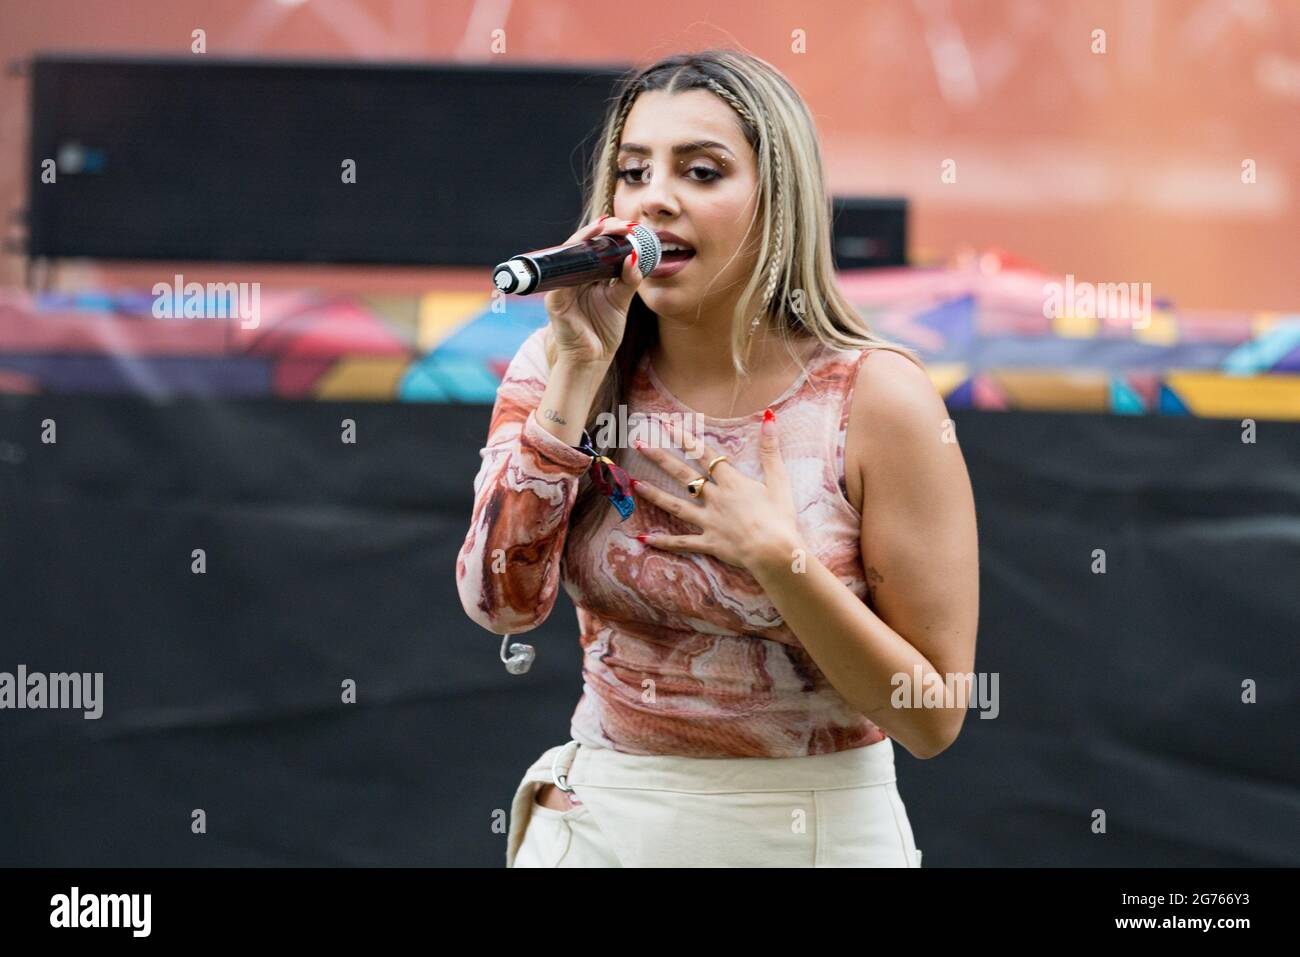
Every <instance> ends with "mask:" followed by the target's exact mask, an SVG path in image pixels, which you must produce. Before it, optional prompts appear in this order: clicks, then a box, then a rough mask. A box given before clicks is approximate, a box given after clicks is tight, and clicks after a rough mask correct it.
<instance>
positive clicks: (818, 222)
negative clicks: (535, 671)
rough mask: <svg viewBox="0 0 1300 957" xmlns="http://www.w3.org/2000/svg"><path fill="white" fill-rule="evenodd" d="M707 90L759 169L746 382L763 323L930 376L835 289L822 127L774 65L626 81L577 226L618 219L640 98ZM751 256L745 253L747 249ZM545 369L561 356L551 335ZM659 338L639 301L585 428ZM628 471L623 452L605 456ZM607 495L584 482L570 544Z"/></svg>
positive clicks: (741, 367)
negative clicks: (622, 156)
mask: <svg viewBox="0 0 1300 957" xmlns="http://www.w3.org/2000/svg"><path fill="white" fill-rule="evenodd" d="M687 90H707V91H709V92H711V93H713V94H715V95H716V96H718V97H719V98H720V99H721V100H722V101H723V102H724V103H726V104H727V105H728V106H729V107H731V109H732V110H733V111H734V112H735V114H736V118H737V122H738V124H739V127H740V130H741V132H742V133H743V135H744V137H745V141H746V142H747V143H748V144H749V145H750V147H751V148H752V149H753V150H754V155H755V158H756V160H757V165H758V190H759V201H758V203H757V204H756V209H755V215H754V219H752V220H751V221H750V224H749V231H748V232H746V234H745V238H746V240H747V239H748V237H749V235H750V234H751V233H752V232H753V231H754V230H756V229H757V230H761V237H762V245H761V247H760V249H759V254H758V268H757V269H756V270H755V271H754V274H753V275H752V276H751V277H750V279H749V282H748V283H747V284H746V286H745V288H744V290H743V291H742V292H741V295H740V298H739V301H738V303H737V305H736V310H735V314H734V317H733V321H732V326H731V340H730V345H731V356H732V364H733V366H734V367H735V369H736V372H737V375H738V378H743V377H744V376H747V375H748V365H747V362H746V359H747V357H748V354H749V345H750V343H751V342H752V330H753V328H754V320H755V319H757V320H758V322H760V323H766V324H767V325H768V327H769V328H770V329H772V330H774V331H775V332H776V333H777V334H778V335H779V336H780V337H781V340H782V341H783V342H784V343H786V344H787V346H788V345H789V344H790V340H791V339H806V338H808V337H814V338H817V339H819V340H821V341H822V343H824V344H826V345H828V346H831V347H833V348H837V349H868V348H870V349H888V350H890V351H893V352H898V353H901V354H902V355H904V356H906V357H907V358H908V359H910V360H912V361H913V362H914V363H916V364H917V365H918V366H921V367H922V368H924V366H923V365H922V363H921V360H920V358H919V357H918V356H917V355H916V353H915V352H914V351H913V350H911V349H909V348H907V347H906V346H903V345H899V344H898V343H894V342H890V341H888V340H885V339H882V338H880V337H878V336H876V335H875V334H874V333H873V332H872V331H871V329H870V327H869V326H868V324H867V322H866V320H864V319H863V318H862V317H861V316H860V315H858V313H857V310H855V309H854V308H853V306H852V305H851V304H850V303H849V301H848V299H846V298H845V296H844V294H843V292H842V291H841V290H840V288H839V286H838V285H837V283H836V282H835V274H834V273H835V270H834V264H833V260H832V258H831V203H830V198H829V196H828V195H827V192H826V182H825V175H824V172H823V166H822V154H821V146H820V144H819V142H818V137H817V130H816V125H815V124H814V122H813V118H812V114H811V113H810V112H809V110H808V107H807V105H806V104H805V103H804V101H803V98H802V97H800V96H799V94H798V92H797V91H796V90H795V89H794V87H792V86H791V85H790V82H789V81H788V80H786V78H785V77H784V76H782V75H781V73H780V72H779V71H778V70H777V69H776V68H775V67H774V66H772V65H771V64H770V63H767V62H766V61H765V60H761V59H759V58H758V57H755V56H752V55H750V54H748V53H743V52H740V51H736V50H704V51H700V52H697V53H681V54H675V55H673V56H669V57H665V58H664V59H662V60H659V61H658V62H656V63H654V64H652V65H650V66H648V67H646V68H644V69H641V70H634V71H632V72H630V73H629V74H628V75H627V76H625V77H624V78H623V79H622V81H621V82H620V84H619V86H618V90H617V92H616V93H615V96H614V98H613V99H612V100H611V103H610V109H609V112H608V114H607V116H606V118H605V122H604V133H603V136H602V137H601V140H600V144H599V146H598V147H597V150H596V155H595V157H594V159H593V162H592V165H591V170H590V174H589V176H588V178H587V182H586V188H585V195H586V201H585V209H584V211H583V214H582V216H581V217H579V220H578V224H581V223H587V222H591V221H592V220H595V219H597V218H599V217H600V216H602V215H606V214H609V215H612V214H613V203H614V190H615V187H616V186H617V183H618V179H617V172H618V165H617V164H618V148H619V145H620V142H621V140H622V135H623V126H624V124H625V123H626V121H627V115H628V113H629V112H631V109H632V105H633V104H634V103H635V102H636V99H637V97H638V96H640V95H641V94H642V93H648V92H651V91H663V92H665V93H682V92H686V91H687ZM741 245H742V247H743V246H744V245H746V243H745V242H742V244H741ZM545 338H546V357H547V362H548V364H549V365H551V366H554V364H555V360H556V358H557V354H556V351H555V343H554V341H553V340H552V338H551V336H550V330H549V329H548V330H547V332H546V333H545ZM658 338H659V327H658V322H657V318H656V316H655V314H654V312H652V311H651V310H650V308H649V307H648V306H647V305H646V304H645V302H644V301H643V300H642V299H641V297H640V296H639V295H638V296H634V297H633V298H632V304H631V307H630V308H629V310H628V316H627V325H626V331H625V334H624V336H623V341H622V342H621V343H620V344H619V347H618V349H617V351H616V352H615V354H614V359H613V361H612V362H611V363H610V367H609V371H608V372H607V373H606V375H605V378H604V380H603V381H602V382H601V385H600V387H599V389H598V391H597V393H596V397H595V399H594V401H593V402H592V407H591V410H590V412H589V415H588V418H587V421H586V428H587V429H588V431H589V432H590V433H591V434H592V435H593V436H594V435H595V434H596V422H597V419H598V417H599V416H601V415H602V414H603V413H609V414H611V415H612V416H613V421H617V420H618V409H619V406H620V405H621V404H623V403H624V402H625V399H626V390H627V387H628V384H629V383H630V382H631V381H632V377H633V375H634V374H635V372H636V368H637V366H638V364H639V363H640V360H641V357H642V356H643V355H644V354H645V353H646V351H647V350H648V349H650V348H651V347H652V346H653V345H655V343H656V342H657V341H658ZM604 451H605V453H606V454H607V455H609V457H610V458H611V459H613V460H614V461H616V462H619V463H620V464H622V459H623V456H624V453H625V451H626V450H624V449H619V448H615V449H606V450H604ZM602 501H603V499H602V498H601V496H600V494H599V491H598V490H597V489H596V487H595V485H594V484H593V483H592V482H591V480H590V478H589V477H584V478H583V480H582V482H581V484H580V487H579V490H578V497H577V500H576V501H575V503H574V507H573V511H572V513H571V515H570V519H569V537H570V539H572V538H573V536H575V535H578V534H581V533H582V531H583V530H584V528H585V525H586V523H587V521H588V520H590V519H591V518H593V517H594V516H597V515H599V514H601V511H600V509H599V508H597V506H599V505H600V504H601V502H602Z"/></svg>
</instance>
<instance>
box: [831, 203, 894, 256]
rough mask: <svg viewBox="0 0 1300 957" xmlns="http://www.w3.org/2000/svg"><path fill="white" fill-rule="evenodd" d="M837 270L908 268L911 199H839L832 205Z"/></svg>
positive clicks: (832, 248) (832, 247) (833, 248)
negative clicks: (909, 205)
mask: <svg viewBox="0 0 1300 957" xmlns="http://www.w3.org/2000/svg"><path fill="white" fill-rule="evenodd" d="M831 221H832V229H831V251H832V253H833V254H834V257H835V268H836V269H866V268H871V267H881V266H906V265H907V200H906V199H902V198H895V197H870V196H836V197H835V198H834V199H833V201H832V203H831Z"/></svg>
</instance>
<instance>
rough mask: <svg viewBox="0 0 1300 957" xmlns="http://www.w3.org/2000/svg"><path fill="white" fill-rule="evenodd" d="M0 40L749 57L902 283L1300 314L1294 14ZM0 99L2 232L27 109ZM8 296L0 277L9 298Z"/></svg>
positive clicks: (563, 9)
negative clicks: (1047, 290)
mask: <svg viewBox="0 0 1300 957" xmlns="http://www.w3.org/2000/svg"><path fill="white" fill-rule="evenodd" d="M0 24H3V26H2V27H0V58H2V59H3V61H4V62H5V63H8V62H9V61H11V60H14V59H17V58H22V57H25V56H29V55H30V54H32V53H33V52H35V51H38V50H40V51H51V50H68V51H95V52H110V51H111V52H150V53H165V54H178V55H188V54H189V50H190V33H191V31H192V30H194V29H195V28H199V27H202V28H203V29H204V30H206V32H207V45H208V52H209V54H211V55H241V56H244V55H250V54H264V55H267V56H277V55H285V56H325V57H342V58H360V59H368V60H375V59H389V58H394V59H456V60H462V61H493V62H502V61H514V62H519V61H531V62H537V61H544V62H600V63H618V62H622V63H632V62H635V63H645V62H648V61H650V60H651V59H653V58H655V57H657V56H661V55H664V54H666V53H669V52H675V51H677V50H682V49H698V48H701V47H706V46H714V45H734V46H740V47H743V48H744V49H747V50H749V51H750V52H752V53H755V54H757V55H759V56H762V57H764V58H766V59H768V60H770V61H771V62H773V63H774V64H775V65H776V66H777V67H779V68H780V69H782V70H783V71H784V72H785V73H786V75H787V76H789V77H790V79H791V80H792V81H793V82H794V84H795V86H796V87H797V88H798V89H799V90H800V91H801V92H802V93H803V94H804V96H805V97H806V98H807V100H808V102H809V104H810V106H811V108H812V111H813V113H814V115H815V116H816V117H817V121H818V123H819V127H820V130H821V134H822V138H823V144H824V147H825V150H826V162H827V166H828V172H829V174H830V181H831V185H832V189H833V190H834V191H836V192H844V193H890V194H904V195H907V196H910V197H911V198H912V199H913V201H914V209H915V216H914V220H913V226H914V232H913V249H912V251H913V255H914V256H915V257H924V258H927V259H935V258H945V257H948V256H951V255H953V254H954V253H956V252H957V251H959V250H960V249H962V248H963V247H975V248H977V249H982V248H984V247H987V246H1000V247H1004V248H1006V249H1008V250H1010V251H1012V252H1013V253H1016V254H1018V255H1021V256H1024V257H1026V258H1028V259H1031V260H1033V261H1036V262H1038V263H1039V264H1041V265H1043V266H1044V267H1046V268H1048V269H1051V270H1055V271H1058V272H1062V273H1065V272H1072V273H1074V274H1075V276H1076V277H1077V278H1078V279H1080V280H1089V281H1094V282H1118V281H1128V282H1150V283H1151V284H1152V287H1153V290H1154V291H1155V293H1156V294H1157V295H1165V296H1168V297H1170V298H1172V299H1173V300H1175V301H1176V302H1177V303H1178V305H1179V306H1182V307H1184V308H1197V307H1207V308H1233V309H1240V308H1250V309H1282V310H1294V309H1300V278H1298V275H1297V274H1298V273H1300V255H1298V253H1300V215H1298V214H1300V200H1298V199H1297V193H1298V192H1300V0H1178V2H1174V0H1164V2H1157V0H1077V2H1068V3H1067V2H1064V0H1062V2H1049V0H1039V2H1034V0H980V2H975V0H970V2H962V0H877V2H863V0H835V2H816V3H809V2H807V0H799V2H784V0H764V2H738V0H732V2H717V3H708V2H701V0H659V2H657V3H628V4H625V5H623V6H622V7H619V6H616V5H613V4H610V3H607V2H595V0H514V2H509V0H499V2H485V0H478V2H473V0H436V2H425V0H304V2H300V3H284V2H281V0H222V2H219V3H218V2H212V0H208V2H202V0H80V2H74V0H40V2H17V0H0ZM497 28H504V29H505V31H506V34H505V35H506V53H505V54H497V55H494V54H492V53H491V52H490V46H489V45H490V40H491V36H490V35H491V31H493V30H495V29H497ZM1094 29H1103V30H1105V31H1106V46H1107V51H1106V53H1104V54H1101V55H1099V54H1096V53H1093V52H1091V50H1090V43H1091V42H1092V40H1091V33H1092V31H1093V30H1094ZM796 30H800V31H803V35H804V36H805V37H806V52H795V51H794V50H793V49H792V33H793V31H796ZM0 91H3V94H2V95H3V98H2V99H0V201H3V206H4V208H5V211H6V213H7V212H8V211H9V210H11V209H14V208H17V207H18V206H20V205H21V203H22V198H23V190H24V186H23V183H24V179H23V170H22V169H21V168H20V164H21V163H23V162H24V157H25V152H24V151H25V143H24V131H25V124H26V115H25V114H26V106H27V85H26V82H25V81H24V80H22V79H13V78H5V79H3V80H0ZM945 159H952V160H954V161H955V163H956V171H957V181H956V182H955V183H944V182H942V181H941V178H940V172H941V164H942V163H943V161H944V160H945ZM1246 159H1252V160H1254V161H1255V164H1256V169H1257V182H1255V183H1253V184H1249V185H1247V184H1244V183H1242V182H1241V164H1242V162H1243V161H1244V160H1246ZM576 213H577V211H576V210H575V215H576ZM151 268H152V267H151ZM135 272H138V270H136V271H135ZM343 272H346V273H347V275H349V276H352V277H356V276H358V275H365V274H359V273H357V272H356V271H355V270H352V271H343ZM389 272H391V271H389ZM132 273H133V270H129V269H128V270H125V271H120V270H110V271H109V272H108V273H107V275H109V276H112V275H121V274H126V275H130V274H132ZM387 274H388V273H378V272H377V273H375V275H376V276H381V275H387ZM21 276H22V271H21V261H20V260H19V259H18V258H17V257H15V256H13V255H12V254H7V255H4V256H3V257H2V258H0V282H6V283H15V282H18V281H20V280H21ZM407 277H408V279H409V278H411V277H410V274H409V273H408V274H407Z"/></svg>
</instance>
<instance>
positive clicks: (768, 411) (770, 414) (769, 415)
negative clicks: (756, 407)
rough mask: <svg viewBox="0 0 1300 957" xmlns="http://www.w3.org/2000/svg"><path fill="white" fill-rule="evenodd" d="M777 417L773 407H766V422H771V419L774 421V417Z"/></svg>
mask: <svg viewBox="0 0 1300 957" xmlns="http://www.w3.org/2000/svg"><path fill="white" fill-rule="evenodd" d="M775 418H776V413H775V412H773V411H772V410H771V409H765V410H764V411H763V421H764V422H771V421H772V420H773V419H775Z"/></svg>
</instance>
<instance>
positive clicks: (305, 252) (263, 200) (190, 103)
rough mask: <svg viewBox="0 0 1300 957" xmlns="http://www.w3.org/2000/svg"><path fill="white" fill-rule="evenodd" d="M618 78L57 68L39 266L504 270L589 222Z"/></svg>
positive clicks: (232, 66) (43, 84)
mask: <svg viewBox="0 0 1300 957" xmlns="http://www.w3.org/2000/svg"><path fill="white" fill-rule="evenodd" d="M619 73H620V71H618V70H616V69H613V68H600V69H597V68H590V67H583V68H581V69H576V68H572V69H571V68H557V67H550V66H547V67H521V66H509V67H506V66H479V65H474V66H466V65H411V64H358V63H323V62H296V61H267V60H252V61H242V60H220V59H213V58H211V57H208V56H193V57H189V58H161V59H159V58H144V59H141V58H135V57H132V58H122V57H109V56H105V57H83V56H76V57H71V56H67V57H65V56H57V57H55V56H39V57H37V58H35V60H34V61H33V64H32V74H33V76H32V109H31V130H30V137H29V142H30V144H31V153H30V156H29V169H28V182H29V188H28V200H29V216H28V225H29V243H28V252H29V254H30V255H32V256H42V257H64V256H89V257H96V258H104V259H151V260H160V259H167V260H227V261H229V260H235V261H261V262H313V263H393V264H411V265H459V266H492V265H495V264H496V263H498V262H500V261H501V260H503V259H505V258H507V257H509V256H512V255H514V254H515V253H517V252H519V251H521V250H525V249H534V248H540V247H543V246H550V245H554V244H555V243H557V242H560V241H562V240H563V238H564V237H565V236H567V235H568V234H569V233H570V232H572V231H573V229H574V227H575V226H576V225H577V216H578V215H579V213H580V212H581V208H582V207H581V184H582V180H583V178H584V176H585V174H586V172H587V165H588V163H589V162H590V157H591V153H592V149H593V147H594V145H595V141H596V138H597V137H598V135H599V126H600V123H601V120H602V119H603V116H604V111H605V108H606V105H607V102H608V99H609V98H610V96H611V95H612V94H613V92H614V86H615V83H616V80H617V77H618V76H619ZM50 160H53V161H54V162H53V165H52V166H51V164H50V163H49V162H48V161H50ZM349 166H351V167H352V168H353V169H354V171H355V175H354V177H352V178H354V179H355V182H348V179H349V178H350V177H349ZM50 169H53V170H54V174H55V175H54V177H53V179H54V181H53V182H47V181H46V180H47V179H49V175H48V172H47V171H48V170H50ZM485 281H486V280H485Z"/></svg>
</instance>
